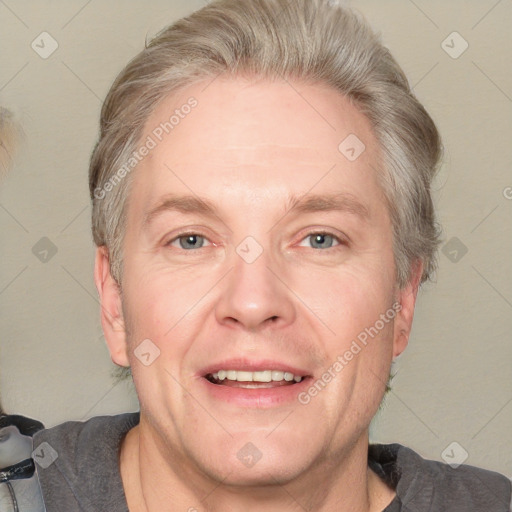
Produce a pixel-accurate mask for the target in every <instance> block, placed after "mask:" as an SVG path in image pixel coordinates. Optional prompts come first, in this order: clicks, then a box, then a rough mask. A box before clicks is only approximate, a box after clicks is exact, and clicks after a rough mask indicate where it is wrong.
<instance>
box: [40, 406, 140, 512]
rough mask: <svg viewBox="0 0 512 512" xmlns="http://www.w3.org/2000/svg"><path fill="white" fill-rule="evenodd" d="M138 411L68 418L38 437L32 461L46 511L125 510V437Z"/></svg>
mask: <svg viewBox="0 0 512 512" xmlns="http://www.w3.org/2000/svg"><path fill="white" fill-rule="evenodd" d="M138 422H139V414H138V413H126V414H119V415H116V416H96V417H94V418H91V419H89V420H87V421H68V422H65V423H62V424H60V425H57V426H55V427H52V428H49V429H45V430H42V431H40V432H38V433H37V434H36V435H34V452H33V455H34V459H35V461H36V463H37V464H36V467H37V473H38V477H39V482H40V484H41V488H42V491H43V497H44V499H45V504H46V507H47V510H48V511H53V510H61V507H62V505H63V504H65V507H66V510H78V509H80V510H82V509H84V510H113V511H114V510H123V511H124V510H126V507H125V506H124V505H125V498H124V492H123V487H122V483H121V477H120V474H119V467H118V450H119V445H120V442H121V439H122V437H123V436H124V435H125V434H126V433H127V432H128V431H129V430H130V429H131V428H132V427H134V426H135V425H137V424H138Z"/></svg>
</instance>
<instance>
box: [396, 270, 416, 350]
mask: <svg viewBox="0 0 512 512" xmlns="http://www.w3.org/2000/svg"><path fill="white" fill-rule="evenodd" d="M422 274H423V263H422V262H421V261H419V260H418V261H417V262H416V263H415V264H414V265H413V268H412V272H411V278H410V280H409V283H407V285H406V286H405V287H404V288H401V289H399V290H398V291H397V302H399V303H400V305H401V309H400V311H399V312H398V313H397V315H396V317H395V322H394V338H393V359H395V358H396V357H398V356H399V355H400V354H401V353H402V352H403V351H404V350H405V348H406V347H407V344H408V343H409V335H410V333H411V328H412V319H413V317H414V306H415V304H416V296H417V295H418V289H419V287H420V281H421V276H422Z"/></svg>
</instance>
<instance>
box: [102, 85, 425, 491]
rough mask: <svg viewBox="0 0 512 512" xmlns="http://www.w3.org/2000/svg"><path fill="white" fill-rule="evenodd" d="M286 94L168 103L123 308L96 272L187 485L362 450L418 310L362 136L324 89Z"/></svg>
mask: <svg viewBox="0 0 512 512" xmlns="http://www.w3.org/2000/svg"><path fill="white" fill-rule="evenodd" d="M292 85H293V87H292ZM292 85H290V84H288V83H286V82H270V81H266V80H253V81H248V80H245V79H242V78H236V79H234V78H231V79H228V78H222V77H219V78H217V79H216V80H214V81H213V82H212V83H210V84H209V85H208V82H206V83H202V84H198V85H196V86H193V87H189V88H187V89H186V90H183V91H182V92H180V93H179V94H175V95H173V96H170V97H168V98H167V99H166V100H165V101H164V102H163V103H162V104H160V106H159V107H158V109H157V110H156V111H155V112H154V114H153V115H152V117H151V118H150V119H149V120H148V121H147V124H146V133H145V135H144V137H143V141H148V140H149V139H148V137H149V138H151V139H152V140H153V141H154V142H155V143H156V145H155V147H153V148H152V149H151V150H150V151H149V152H148V154H147V155H146V156H145V157H144V158H143V159H142V160H141V162H140V163H139V166H138V167H137V169H136V171H134V174H133V184H132V188H131V192H130V196H129V204H128V210H127V230H126V233H125V239H124V246H123V250H124V274H123V282H122V296H121V295H120V294H119V293H118V291H117V288H116V287H115V285H114V284H113V281H112V279H111V277H110V276H109V274H108V265H107V261H106V258H105V256H104V253H103V252H102V251H101V250H99V251H98V255H97V265H96V282H97V286H98V289H99V290H100V294H101V295H102V304H103V307H104V311H108V312H109V313H110V314H109V315H106V314H104V317H103V322H104V329H105V332H106V338H107V342H108V344H109V347H110V351H111V355H112V359H113V360H114V361H115V362H117V363H118V364H121V365H130V366H131V367H132V372H133V377H134V380H135V385H136V388H137V393H138V396H139V400H140V406H141V426H142V425H144V428H145V431H146V435H148V437H151V438H152V442H153V443H154V444H156V445H159V446H160V449H161V450H163V451H165V450H170V451H171V452H172V454H173V458H172V460H175V461H179V464H180V467H181V468H183V469H182V471H187V470H191V471H197V470H200V471H201V472H203V474H207V475H209V476H212V477H214V478H216V479H224V478H226V480H225V482H232V483H237V484H243V483H245V484H247V483H254V482H263V481H266V480H267V479H269V478H271V477H270V476H269V474H272V475H279V478H280V479H281V480H282V481H286V480H288V479H291V478H294V477H296V476H298V475H300V474H301V473H304V472H307V471H309V470H312V469H313V468H315V467H320V466H323V467H327V466H329V465H330V464H333V463H334V462H335V461H336V460H338V459H339V457H340V456H341V455H342V454H344V453H345V454H347V453H348V451H349V449H350V447H353V446H354V445H355V444H356V443H358V442H360V441H361V439H365V436H367V430H368V425H369V423H370V421H371V418H372V417H373V415H374V414H375V412H376V410H377V408H378V405H379V403H380V402H381V399H382V396H383V393H384V390H385V385H386V382H387V379H388V376H389V370H390V364H391V361H392V358H393V357H394V356H396V355H397V354H399V353H400V352H401V351H402V350H403V349H404V348H405V345H406V343H407V336H408V333H409V329H410V322H411V320H412V309H413V306H414V298H415V286H413V285H411V286H409V287H406V288H404V289H401V290H400V289H398V288H397V286H396V284H395V265H394V258H393V249H392V234H391V223H390V219H389V215H388V212H387V208H386V205H385V201H384V197H383V195H382V192H381V190H380V188H379V186H378V182H377V177H376V168H377V163H378V146H377V143H376V140H375V138H374V135H373V133H372V129H371V125H370V123H369V121H368V120H367V119H366V117H365V116H363V115H362V114H361V113H360V112H359V111H358V110H357V109H356V108H355V107H354V106H353V105H352V104H351V103H350V102H349V101H348V100H347V99H346V98H345V97H343V96H342V95H340V94H339V93H338V92H336V91H334V90H332V89H330V88H329V87H327V86H324V85H304V84H301V83H298V82H292ZM190 98H194V100H192V101H191V100H190ZM187 103H188V104H194V106H193V107H192V108H190V109H189V108H183V105H186V104H187ZM176 109H178V111H179V112H180V114H181V115H179V116H178V117H179V121H178V122H177V123H175V125H173V128H172V130H171V129H169V127H168V126H167V129H168V130H169V133H165V130H163V129H162V125H161V123H164V122H165V121H169V118H170V116H171V115H173V113H175V111H176ZM185 112H188V113H186V114H184V113H185ZM174 121H176V120H174ZM164 126H165V125H164ZM159 127H160V129H159ZM161 132H163V133H161ZM351 134H352V135H351ZM349 135H350V136H351V137H352V138H351V139H348V142H346V143H344V144H345V145H343V144H341V146H340V143H342V141H344V140H345V139H346V138H347V137H348V136H349ZM354 135H355V136H356V137H357V139H359V141H360V142H357V139H355V138H354ZM159 138H161V140H159ZM354 141H355V142H354ZM361 142H362V143H363V144H364V146H365V149H364V151H362V152H361V153H360V155H359V156H357V154H358V153H359V152H360V150H361V148H362V146H361V145H360V143H361ZM149 145H151V146H152V145H153V144H149ZM340 147H341V150H340ZM350 148H353V149H354V151H351V150H350ZM354 156H357V158H354ZM349 157H350V158H349ZM199 199H200V201H198V200H199ZM206 205H207V206H208V208H206ZM121 304H122V305H121ZM398 304H400V305H398ZM115 325H117V327H115ZM119 326H121V327H119ZM365 333H366V341H365V342H363V340H364V339H365ZM148 340H149V341H148ZM141 343H142V344H141ZM222 379H223V380H222ZM251 379H256V380H257V381H256V382H255V381H254V380H253V381H252V382H250V380H251ZM269 379H275V380H271V381H270V382H268V380H269ZM283 379H284V380H283ZM287 379H291V380H287ZM260 381H263V382H260ZM315 390H316V391H315ZM364 442H366V443H367V438H366V440H365V441H364ZM297 447H300V449H297ZM234 469H235V470H234Z"/></svg>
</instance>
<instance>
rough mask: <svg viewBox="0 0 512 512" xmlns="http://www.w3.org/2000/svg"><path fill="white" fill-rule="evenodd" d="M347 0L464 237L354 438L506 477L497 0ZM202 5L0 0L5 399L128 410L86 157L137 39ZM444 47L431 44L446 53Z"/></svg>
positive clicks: (0, 291)
mask: <svg viewBox="0 0 512 512" xmlns="http://www.w3.org/2000/svg"><path fill="white" fill-rule="evenodd" d="M348 3H350V5H352V6H354V7H356V8H357V9H358V10H360V11H361V12H362V13H364V15H365V16H366V17H367V18H368V19H369V21H370V22H371V23H372V25H373V26H374V28H376V29H377V30H378V31H379V32H381V34H382V37H383V40H384V42H385V44H386V45H388V46H389V48H390V49H391V50H392V52H393V53H394V55H395V56H396V57H397V59H398V60H399V62H400V63H401V65H402V66H403V68H404V69H405V71H406V73H407V75H408V77H409V78H410V82H411V84H412V85H413V86H414V89H415V91H416V93H417V95H418V97H419V98H420V100H421V101H423V102H424V104H425V106H426V107H427V109H428V110H429V112H430V113H431V115H432V116H433V118H434V119H435V121H436V122H437V124H438V126H439V129H440V131H441V134H442V136H443V138H444V143H445V146H446V155H445V162H444V165H443V168H442V170H441V173H440V175H439V179H438V181H437V184H436V203H437V205H438V208H439V216H440V220H441V222H442V223H443V225H444V236H445V242H448V241H449V240H450V239H452V238H453V237H457V238H458V239H459V240H460V241H461V243H463V244H464V246H465V247H466V248H467V253H466V254H465V255H463V257H462V258H460V256H461V254H462V253H461V252H460V246H459V248H457V247H455V246H453V245H448V248H447V250H446V252H447V254H448V256H450V257H451V258H454V257H455V256H457V257H459V258H460V259H459V261H458V262H452V261H450V259H449V258H448V257H447V256H445V255H444V254H442V253H441V254H440V269H439V272H438V276H437V283H436V284H430V285H428V286H426V287H425V288H424V289H423V290H422V292H421V294H420V297H419V301H418V305H417V313H416V319H415V327H414V330H413V333H412V338H411V340H410V345H409V348H408V350H407V351H406V353H404V354H403V355H402V356H400V358H399V360H398V362H397V364H396V368H397V370H398V374H397V376H396V377H395V379H394V381H393V391H392V393H391V394H390V395H389V397H388V398H387V400H386V402H385V404H384V406H383V408H382V411H381V412H380V413H379V415H378V417H377V418H376V420H375V421H374V423H373V425H372V440H374V441H380V442H400V443H402V444H405V445H408V446H410V447H412V448H413V449H415V450H417V451H418V452H419V453H421V454H422V455H423V456H425V457H427V458H432V459H437V460H442V453H443V451H444V450H445V448H446V447H447V446H448V445H450V443H452V442H454V441H456V442H457V443H459V445H460V447H459V446H458V445H457V446H455V449H454V452H453V456H454V457H460V456H461V455H460V454H461V453H463V452H462V450H465V451H467V453H468V458H467V460H466V463H468V464H472V465H477V466H482V467H486V468H488V469H494V470H496V471H500V472H502V473H504V474H506V475H507V476H508V477H509V478H510V477H512V450H511V437H512V434H511V433H512V369H511V368H512V364H511V363H512V343H511V334H510V333H511V330H512V314H511V313H512V272H511V270H512V258H511V254H512V247H511V244H512V242H511V240H512V222H511V211H512V200H510V197H512V189H511V188H510V187H512V173H511V163H512V144H511V140H512V67H511V62H512V32H511V30H510V27H511V24H512V1H511V0H501V1H496V0H478V1H477V0H473V1H469V0H466V1H462V0H451V1H450V2H446V1H444V0H435V1H432V0H429V1H427V0H415V1H414V2H413V1H412V0H396V1H392V0H384V1H383V0H378V1H377V0H361V1H353V2H348ZM202 5H204V2H202V1H201V0H151V1H144V2H143V1H134V0H133V1H125V2H121V1H119V0H117V1H109V2H100V1H99V0H92V1H89V2H87V1H85V0H79V1H78V0H76V1H64V0H47V1H39V2H32V1H30V2H29V1H23V0H18V1H16V0H5V1H0V52H1V53H0V104H4V105H5V106H8V107H10V108H12V109H14V110H15V111H16V113H17V115H18V116H19V119H20V120H21V122H22V124H23V127H24V130H25V132H26V143H25V146H24V148H23V154H22V155H21V156H20V158H19V159H18V160H17V162H16V166H15V168H14V169H13V171H12V173H11V174H10V175H9V176H8V178H7V179H6V180H5V182H4V183H3V185H2V187H1V191H0V229H1V237H0V239H1V252H0V258H1V265H0V313H1V316H0V333H1V334H0V336H1V338H0V339H1V342H0V343H1V345H0V350H1V354H0V386H1V388H0V389H1V395H2V400H3V402H4V406H5V407H6V408H7V409H8V410H9V411H10V412H17V413H22V414H26V415H30V416H33V417H36V418H39V419H41V420H42V421H44V423H45V424H46V425H47V426H52V425H55V424H57V423H59V422H62V421H63V420H68V419H85V418H88V417H90V416H93V415H98V414H112V413H118V412H122V411H131V410H137V401H136V397H135V395H134V392H133V390H132V389H131V388H130V386H129V385H127V384H119V385H117V386H114V383H113V379H112V377H111V375H110V372H111V371H112V368H113V365H112V364H111V363H110V359H109V357H108V353H107V350H106V348H105V345H104V339H103V337H102V333H101V327H100V324H99V313H98V309H99V308H98V304H97V294H96V291H95V288H94V283H93V279H92V268H93V244H92V239H91V235H90V229H89V215H90V207H89V198H88V189H87V165H88V158H89V154H90V151H91V149H92V146H93V144H94V142H95V139H96V136H97V123H98V117H99V110H100V106H101V100H102V98H103V97H104V96H105V94H106V92H107V90H108V88H109V86H110V84H111V82H112V80H113V79H114V77H115V75H116V74H117V72H119V71H120V69H121V68H122V66H123V65H124V64H125V63H126V62H127V61H128V60H129V59H130V58H131V57H133V56H134V55H135V53H136V52H137V51H139V50H140V49H141V47H142V45H143V42H144V39H145V37H151V36H152V35H154V34H155V33H156V32H157V31H158V30H160V29H161V28H162V27H163V26H164V25H165V24H167V23H169V22H171V21H173V20H174V19H176V18H177V17H180V16H181V15H184V14H186V13H189V12H191V11H192V10H194V9H196V8H199V7H201V6H202ZM43 31H47V32H48V33H49V34H51V36H52V37H53V38H54V39H55V40H56V41H57V43H58V49H57V50H56V51H55V52H54V53H53V54H52V55H51V56H49V57H48V58H47V59H43V58H41V57H40V56H39V55H38V54H37V53H36V52H35V51H34V50H33V49H32V48H31V42H32V41H33V40H34V39H36V38H37V37H38V36H39V34H41V32H43ZM454 31H457V32H458V33H459V34H460V35H461V36H462V37H463V38H464V40H466V41H467V43H468V44H469V47H468V48H467V50H466V51H465V52H464V53H463V54H462V55H460V56H459V57H458V58H456V59H455V58H452V57H451V56H450V55H448V54H447V53H446V52H445V51H444V49H443V47H442V41H443V40H445V39H446V38H447V36H448V35H449V34H451V33H452V32H454ZM37 41H40V38H38V39H36V42H37ZM452 41H453V42H452ZM462 43H463V41H462V40H461V39H457V36H455V39H454V38H453V36H451V38H448V40H447V44H448V45H450V46H453V48H452V49H451V50H450V51H451V52H452V53H453V52H454V51H457V50H459V49H461V48H462V46H461V44H462ZM46 48H49V46H46ZM507 187H509V188H507ZM506 196H508V198H509V199H507V197H506ZM42 237H48V238H49V239H50V240H51V241H52V243H53V244H54V245H55V247H56V248H57V253H56V254H55V255H53V256H52V257H51V258H49V260H48V261H47V262H46V263H43V262H41V261H40V260H39V259H38V258H37V257H36V256H35V255H34V254H33V252H32V248H33V246H34V245H35V244H36V243H37V242H38V241H39V240H40V239H41V238H42ZM453 243H454V242H453V241H452V242H451V244H453ZM454 250H455V251H458V252H457V254H455V253H453V251H454ZM450 252H451V254H450ZM49 255H51V253H49ZM448 452H449V454H450V455H452V452H451V448H450V449H449V450H448Z"/></svg>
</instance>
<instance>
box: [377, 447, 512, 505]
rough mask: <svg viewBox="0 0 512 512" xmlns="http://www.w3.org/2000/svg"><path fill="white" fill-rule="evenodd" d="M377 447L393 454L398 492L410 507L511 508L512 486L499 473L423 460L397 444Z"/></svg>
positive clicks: (465, 465) (464, 465) (413, 452)
mask: <svg viewBox="0 0 512 512" xmlns="http://www.w3.org/2000/svg"><path fill="white" fill-rule="evenodd" d="M380 446H381V447H383V448H381V451H384V452H386V451H387V452H388V453H394V454H395V457H396V468H395V469H396V472H397V474H398V477H399V480H398V484H397V494H398V495H399V496H400V498H401V500H402V502H403V504H404V505H408V506H409V508H411V509H412V510H445V511H458V510H471V511H473V510H474V511H480V510H481V511H485V512H495V511H496V512H498V511H500V512H508V511H509V510H510V506H511V498H512V485H511V482H510V480H509V479H508V478H507V477H506V476H504V475H502V474H500V473H497V472H495V471H491V470H488V469H483V468H479V467H476V466H471V465H467V464H460V465H458V464H455V463H453V464H447V463H443V462H439V461H436V460H430V459H426V458H423V457H422V456H421V455H419V454H418V453H416V452H415V451H414V450H412V449H410V448H407V447H405V446H402V445H399V444H394V445H380ZM377 451H378V449H377ZM421 506H422V507H424V508H420V507H421ZM427 506H428V508H427Z"/></svg>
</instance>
